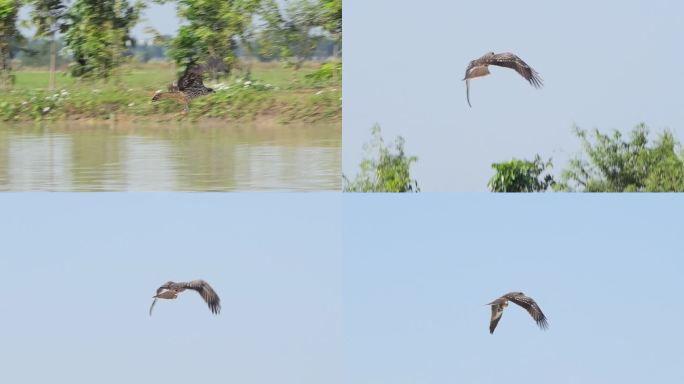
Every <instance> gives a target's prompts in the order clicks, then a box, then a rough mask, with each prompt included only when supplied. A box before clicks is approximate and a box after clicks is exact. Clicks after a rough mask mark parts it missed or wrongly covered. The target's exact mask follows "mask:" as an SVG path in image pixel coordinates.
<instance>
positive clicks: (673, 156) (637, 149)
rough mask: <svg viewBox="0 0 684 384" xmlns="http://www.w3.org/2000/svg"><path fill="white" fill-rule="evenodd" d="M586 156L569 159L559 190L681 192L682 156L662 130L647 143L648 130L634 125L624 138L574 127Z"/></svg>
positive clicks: (683, 177) (683, 182)
mask: <svg viewBox="0 0 684 384" xmlns="http://www.w3.org/2000/svg"><path fill="white" fill-rule="evenodd" d="M575 132H576V134H577V137H578V138H579V139H580V140H581V141H582V146H583V147H584V152H585V156H586V157H577V158H575V159H573V160H571V162H570V165H569V167H568V168H567V169H565V170H564V171H563V173H562V175H561V183H559V185H558V189H559V190H564V191H584V192H668V191H669V192H681V191H684V155H683V154H682V152H681V145H680V143H679V142H678V141H677V140H676V139H675V138H674V136H673V135H672V133H671V132H669V131H665V132H664V133H662V134H661V135H660V136H659V137H658V138H656V139H655V140H653V141H652V142H650V143H649V139H648V133H649V132H648V128H647V127H646V125H645V124H644V123H641V124H639V125H637V126H636V127H635V128H634V129H633V130H632V131H631V133H630V137H629V138H628V139H626V138H624V137H623V135H622V133H621V132H620V131H617V130H614V131H613V132H612V133H610V134H603V133H601V132H599V131H598V130H594V131H593V132H592V134H591V135H590V134H589V132H587V131H586V130H582V129H580V128H576V129H575Z"/></svg>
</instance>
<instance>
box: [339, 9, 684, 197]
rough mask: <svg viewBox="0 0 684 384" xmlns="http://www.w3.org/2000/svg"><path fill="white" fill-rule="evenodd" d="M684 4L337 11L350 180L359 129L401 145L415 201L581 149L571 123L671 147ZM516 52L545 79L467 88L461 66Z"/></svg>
mask: <svg viewBox="0 0 684 384" xmlns="http://www.w3.org/2000/svg"><path fill="white" fill-rule="evenodd" d="M682 14H684V3H683V2H681V1H675V0H670V1H667V0H654V1H635V0H631V1H629V0H628V1H617V0H613V1H589V0H578V1H572V2H549V1H541V0H539V1H526V0H523V1H513V2H512V1H504V0H491V1H470V2H464V1H459V2H455V1H443V0H425V1H420V2H415V1H411V2H409V1H391V0H375V1H345V2H344V20H343V21H344V63H345V66H344V117H343V140H344V147H343V148H344V152H343V167H344V172H345V173H346V174H348V175H353V174H355V173H356V172H357V169H358V163H359V161H360V160H361V157H362V155H363V152H362V145H363V143H365V142H367V141H368V139H369V137H370V134H369V128H370V127H371V126H372V125H373V124H374V123H379V124H381V126H382V129H383V133H384V136H385V138H386V139H387V140H389V139H392V138H394V137H395V136H396V135H403V136H404V137H405V138H406V149H407V151H408V153H410V154H415V155H418V156H419V158H420V159H419V162H418V164H417V165H416V166H415V167H414V176H415V177H416V178H417V179H418V182H419V184H420V186H421V188H422V189H423V190H424V191H484V190H486V184H487V181H488V180H489V178H490V177H491V175H492V170H491V168H490V166H491V163H493V162H499V161H507V160H510V159H511V158H512V157H518V158H532V157H534V155H535V154H536V153H539V154H541V155H542V156H543V157H545V158H548V157H553V158H554V160H555V163H556V169H558V168H559V167H563V166H565V165H566V164H567V159H568V156H571V155H574V154H575V153H577V152H578V151H579V149H580V146H579V142H578V140H577V139H576V138H575V137H574V135H573V132H572V126H573V124H577V125H579V126H581V127H584V128H600V129H602V130H609V129H615V128H617V129H621V130H629V129H631V128H632V127H634V126H635V125H636V124H638V123H639V122H642V121H643V122H646V123H647V124H648V125H649V126H650V127H651V128H652V131H653V132H660V131H662V130H663V129H665V128H670V129H673V130H674V131H675V134H676V136H677V137H678V138H679V139H680V140H682V141H684V128H682V127H684V108H682V94H681V92H682V89H684V71H682V70H681V68H680V66H679V65H678V63H679V62H682V61H683V60H684V53H683V52H684V51H682V50H681V49H679V47H680V46H681V37H682V36H683V35H684V24H683V23H682V17H681V15H682ZM488 51H495V52H505V51H511V52H515V53H517V54H518V55H519V56H520V57H522V58H523V60H525V61H526V62H528V63H529V64H530V65H531V66H532V67H534V68H535V69H536V70H537V71H538V72H539V73H540V74H541V76H542V78H543V79H544V82H545V86H544V88H542V89H541V90H536V89H534V88H532V87H531V86H530V85H529V84H528V83H527V82H526V81H525V80H523V79H522V78H521V77H520V76H519V75H518V74H516V73H515V72H513V71H512V70H509V69H505V68H492V69H491V72H492V74H491V75H490V76H488V77H486V78H483V79H478V80H475V81H473V82H472V83H471V85H472V87H471V101H472V104H473V107H472V108H469V107H468V105H467V103H466V98H465V84H464V83H463V82H462V81H461V79H462V78H463V75H464V72H465V68H466V66H467V64H468V62H469V61H470V60H472V59H475V58H478V57H480V56H481V55H483V54H484V53H486V52H488Z"/></svg>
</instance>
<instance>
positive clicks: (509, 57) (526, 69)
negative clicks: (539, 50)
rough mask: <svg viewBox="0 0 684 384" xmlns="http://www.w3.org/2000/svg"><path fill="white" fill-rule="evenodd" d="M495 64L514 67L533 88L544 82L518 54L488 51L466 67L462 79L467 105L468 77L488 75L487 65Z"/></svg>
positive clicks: (539, 86) (468, 94)
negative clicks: (464, 85) (464, 84)
mask: <svg viewBox="0 0 684 384" xmlns="http://www.w3.org/2000/svg"><path fill="white" fill-rule="evenodd" d="M490 65H496V66H499V67H506V68H511V69H514V70H515V71H516V72H518V73H519V74H520V76H522V77H523V78H525V80H527V81H529V82H530V84H531V85H532V86H533V87H535V88H541V87H542V86H543V85H544V84H543V82H542V79H541V77H539V74H538V73H537V71H535V70H534V69H532V67H530V66H529V65H527V63H525V62H524V61H523V60H522V59H521V58H519V57H518V56H516V55H514V54H512V53H510V52H505V53H494V52H489V53H486V54H485V55H484V56H482V57H480V58H479V59H476V60H473V61H471V62H470V64H468V68H466V73H465V77H463V80H465V82H466V99H467V100H468V105H469V106H471V107H472V105H470V79H475V78H478V77H484V76H487V75H489V68H488V67H489V66H490Z"/></svg>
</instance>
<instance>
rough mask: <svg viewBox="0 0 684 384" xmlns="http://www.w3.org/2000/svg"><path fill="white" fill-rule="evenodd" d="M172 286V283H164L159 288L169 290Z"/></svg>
mask: <svg viewBox="0 0 684 384" xmlns="http://www.w3.org/2000/svg"><path fill="white" fill-rule="evenodd" d="M173 284H175V283H174V282H173V281H167V282H166V283H164V284H162V285H161V287H159V288H164V289H169V288H171V286H172V285H173Z"/></svg>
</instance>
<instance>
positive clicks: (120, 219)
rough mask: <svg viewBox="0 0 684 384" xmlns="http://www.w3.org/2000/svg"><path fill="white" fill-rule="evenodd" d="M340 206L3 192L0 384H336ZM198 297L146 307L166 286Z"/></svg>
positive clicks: (302, 200)
mask: <svg viewBox="0 0 684 384" xmlns="http://www.w3.org/2000/svg"><path fill="white" fill-rule="evenodd" d="M340 206H341V203H340V196H339V195H335V194H220V195H219V194H49V195H48V194H26V193H25V194H2V195H1V196H0V212H2V220H0V234H2V243H3V249H2V256H0V280H1V281H2V282H3V286H4V288H3V289H2V290H0V303H2V305H0V318H2V321H1V324H2V325H1V326H0V362H2V364H1V365H2V369H0V382H2V383H17V384H19V383H74V384H78V383H95V382H96V383H116V384H120V383H139V382H148V383H189V382H205V383H217V382H229V383H241V384H257V383H259V384H263V383H279V384H281V383H282V384H286V383H290V384H302V383H311V384H320V383H341V381H340V377H341V373H340V364H341V355H340V354H341V347H340V345H341V335H340V334H341V333H340V330H341V325H340V313H339V310H340V298H339V294H340V273H341V268H340V252H341V244H340V239H341V230H340V224H341V217H340ZM197 278H203V279H205V280H206V281H208V282H209V283H210V284H212V286H213V287H214V288H215V290H216V291H217V292H218V293H219V295H220V297H221V304H222V307H223V308H222V311H221V314H220V315H219V316H214V315H212V314H211V312H210V311H209V309H208V307H207V305H206V304H205V303H204V302H203V301H202V299H201V298H200V296H199V295H198V294H196V293H195V292H192V291H190V292H185V293H183V294H182V295H180V296H179V298H178V299H177V300H176V301H160V302H158V303H157V305H156V306H155V308H154V313H153V316H152V317H150V316H149V315H148V308H149V306H150V304H151V302H152V298H151V297H152V296H153V295H154V293H155V290H156V288H157V287H158V286H159V285H161V284H162V283H164V282H166V281H168V280H176V281H187V280H192V279H197Z"/></svg>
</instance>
